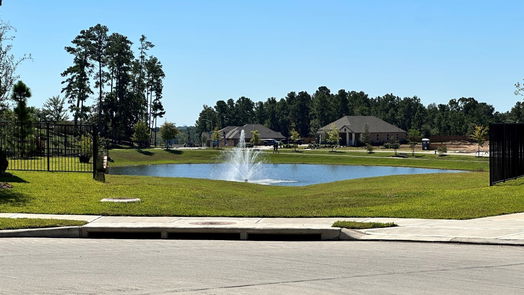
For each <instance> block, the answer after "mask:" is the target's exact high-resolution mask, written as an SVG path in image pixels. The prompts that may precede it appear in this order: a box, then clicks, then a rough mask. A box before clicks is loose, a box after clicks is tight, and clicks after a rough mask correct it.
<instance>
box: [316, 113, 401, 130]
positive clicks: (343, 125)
mask: <svg viewBox="0 0 524 295" xmlns="http://www.w3.org/2000/svg"><path fill="white" fill-rule="evenodd" d="M333 125H335V126H336V128H337V129H338V130H340V131H342V132H345V131H346V130H347V131H348V132H353V133H364V132H365V129H366V125H367V126H368V132H369V133H386V132H388V133H392V132H400V133H405V132H406V131H404V130H402V129H400V128H398V127H397V126H395V125H392V124H389V123H388V122H386V121H384V120H381V119H379V118H377V117H375V116H344V117H342V118H340V119H338V120H336V121H334V122H331V123H329V124H327V125H326V126H324V127H322V128H320V129H319V130H318V132H319V133H324V132H327V131H329V130H330V129H331V128H333Z"/></svg>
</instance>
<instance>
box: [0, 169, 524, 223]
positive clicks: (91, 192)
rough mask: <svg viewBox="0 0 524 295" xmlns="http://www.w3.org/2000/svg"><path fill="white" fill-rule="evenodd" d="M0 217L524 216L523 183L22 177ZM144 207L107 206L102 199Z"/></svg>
mask: <svg viewBox="0 0 524 295" xmlns="http://www.w3.org/2000/svg"><path fill="white" fill-rule="evenodd" d="M15 176H16V177H14V178H11V179H5V178H4V179H0V181H8V182H10V183H11V184H12V185H13V186H14V187H13V188H12V189H2V190H0V212H26V213H56V214H68V213H69V214H103V215H155V216H267V217H270V216H273V217H276V216H285V217H327V216H342V217H352V216H353V217H412V218H455V219H465V218H474V217H482V216H489V215H499V214H504V213H515V212H522V211H524V185H522V184H524V179H520V180H514V181H510V182H507V183H505V184H501V185H497V186H494V187H489V186H488V185H487V184H488V174H487V173H485V172H466V173H453V174H420V175H409V176H406V175H399V176H387V177H375V178H365V179H355V180H346V181H339V182H333V183H326V184H318V185H311V186H304V187H281V186H263V185H257V184H250V183H236V182H227V181H215V180H203V179H189V178H160V177H144V176H119V175H108V176H107V183H99V182H95V181H93V180H92V179H91V175H89V174H82V173H47V172H21V171H20V172H16V173H15ZM111 197H112V198H122V197H132V198H140V199H141V200H142V202H140V203H128V204H125V203H101V202H100V199H102V198H111Z"/></svg>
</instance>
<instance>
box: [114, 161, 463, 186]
mask: <svg viewBox="0 0 524 295" xmlns="http://www.w3.org/2000/svg"><path fill="white" fill-rule="evenodd" d="M227 169H230V167H229V166H228V165H227V164H164V165H145V166H133V167H115V168H111V171H110V174H120V175H143V176H162V177H189V178H205V179H220V180H231V181H244V180H242V179H228V178H227V177H228V176H227V175H228V173H226V171H227ZM455 172H463V171H457V170H441V169H425V168H406V167H389V166H350V165H310V164H261V165H260V166H258V167H257V172H256V173H255V174H254V176H253V177H252V179H249V180H248V182H252V183H259V184H266V185H287V186H302V185H310V184H317V183H325V182H333V181H339V180H346V179H355V178H365V177H377V176H387V175H400V174H424V173H455Z"/></svg>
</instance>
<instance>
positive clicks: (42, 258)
mask: <svg viewBox="0 0 524 295" xmlns="http://www.w3.org/2000/svg"><path fill="white" fill-rule="evenodd" d="M0 265H1V267H0V294H524V280H523V279H522V278H523V273H524V248H523V247H515V246H493V245H465V244H442V243H401V242H369V241H367V242H363V241H350V242H347V241H346V242H342V241H338V242H267V241H264V242H260V241H191V240H130V239H129V240H106V239H48V238H2V239H0Z"/></svg>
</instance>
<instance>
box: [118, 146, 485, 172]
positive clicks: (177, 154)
mask: <svg viewBox="0 0 524 295" xmlns="http://www.w3.org/2000/svg"><path fill="white" fill-rule="evenodd" d="M109 155H110V157H111V159H112V160H113V162H111V163H110V164H109V165H110V166H112V167H119V166H132V165H149V164H168V163H179V164H183V163H184V164H189V163H191V164H194V163H214V162H220V161H222V160H223V157H222V156H221V151H220V150H170V151H165V150H161V149H146V150H140V151H137V150H133V149H121V150H111V151H110V153H109ZM393 155H394V153H393V152H391V153H373V154H367V153H362V152H355V151H340V152H330V150H325V149H324V150H313V151H302V152H294V151H293V150H281V152H280V153H278V154H273V153H272V152H263V153H262V159H263V160H264V161H266V162H269V163H302V164H332V165H335V164H339V165H377V166H403V167H420V168H437V169H457V170H469V171H487V170H488V161H487V159H486V158H475V157H471V156H455V155H453V156H445V157H438V156H435V155H428V154H417V155H416V157H408V158H398V157H393Z"/></svg>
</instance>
